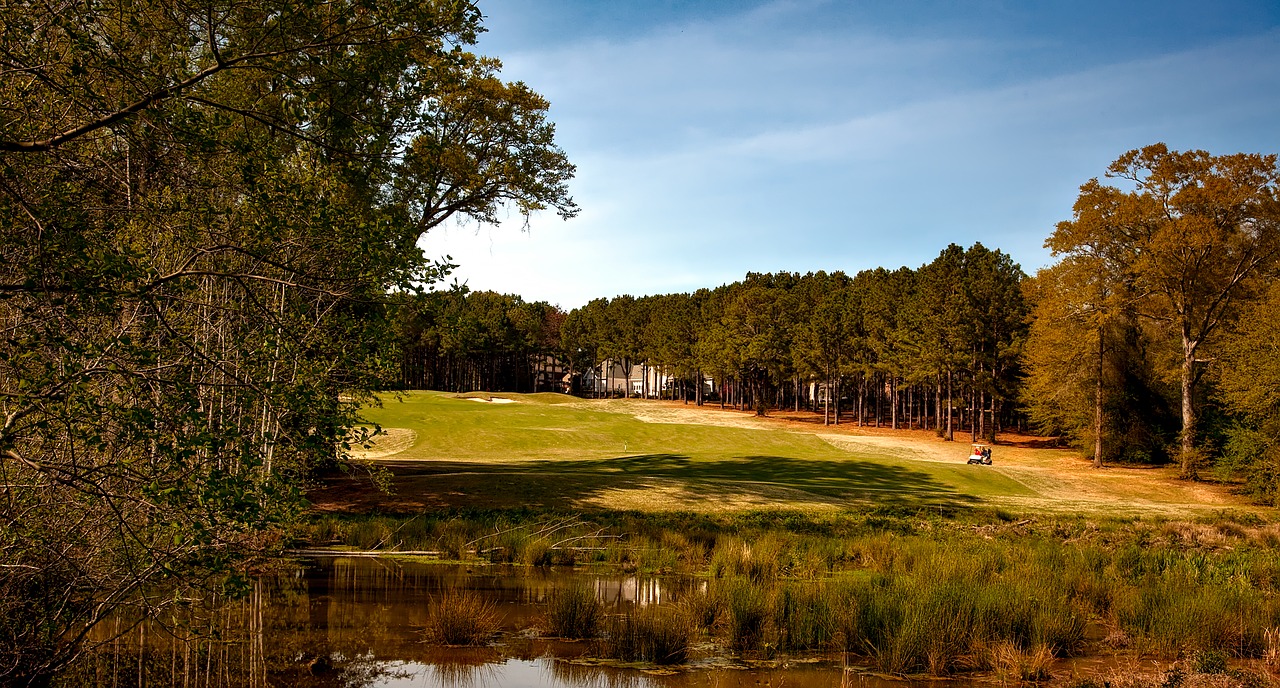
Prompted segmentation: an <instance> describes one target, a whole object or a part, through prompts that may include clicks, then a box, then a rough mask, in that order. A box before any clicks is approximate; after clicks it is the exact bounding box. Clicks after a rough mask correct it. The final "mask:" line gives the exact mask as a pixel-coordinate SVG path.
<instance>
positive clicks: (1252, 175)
mask: <svg viewBox="0 0 1280 688" xmlns="http://www.w3.org/2000/svg"><path fill="white" fill-rule="evenodd" d="M1107 176H1108V177H1109V178H1111V179H1116V180H1119V181H1120V182H1121V183H1122V184H1123V185H1124V186H1125V188H1121V187H1118V186H1112V185H1107V184H1103V183H1101V182H1099V181H1098V180H1097V179H1093V180H1090V181H1089V182H1087V183H1086V184H1084V185H1083V186H1082V187H1081V188H1080V196H1079V199H1078V200H1077V201H1076V204H1075V209H1074V216H1073V219H1072V220H1070V221H1067V222H1062V223H1060V224H1059V225H1058V227H1057V229H1056V230H1055V231H1054V233H1053V234H1052V236H1050V237H1049V239H1048V241H1047V242H1046V245H1047V246H1049V247H1050V248H1051V249H1053V250H1054V251H1055V253H1059V254H1062V255H1064V256H1068V257H1073V258H1075V259H1080V260H1083V259H1084V258H1085V257H1087V256H1091V255H1101V254H1105V255H1106V256H1107V257H1108V259H1109V260H1111V261H1114V263H1115V265H1116V266H1117V268H1118V269H1119V270H1120V271H1121V273H1122V275H1121V277H1120V279H1121V280H1122V281H1123V282H1124V284H1125V285H1126V287H1127V288H1128V289H1131V290H1132V291H1133V293H1134V294H1135V301H1134V306H1135V308H1136V309H1137V311H1138V313H1140V315H1141V316H1143V317H1144V318H1147V319H1149V320H1151V321H1153V322H1155V323H1159V324H1161V325H1162V326H1164V327H1167V328H1168V329H1169V331H1170V332H1171V334H1172V335H1173V336H1174V337H1175V338H1176V341H1177V343H1178V347H1179V350H1178V351H1177V357H1178V361H1179V366H1180V371H1179V379H1180V391H1181V395H1180V396H1181V421H1182V430H1181V436H1180V454H1181V463H1182V472H1183V474H1184V475H1185V476H1187V477H1194V476H1195V475H1196V470H1197V460H1198V457H1199V455H1200V452H1199V451H1198V444H1197V441H1196V419H1197V413H1196V395H1197V392H1198V391H1199V384H1200V382H1201V379H1202V376H1203V374H1204V372H1205V370H1206V368H1205V366H1204V365H1203V364H1204V363H1205V360H1204V358H1203V352H1204V351H1205V350H1206V349H1207V348H1208V347H1210V346H1211V345H1212V340H1213V338H1214V336H1215V335H1216V334H1217V333H1218V332H1219V330H1220V329H1221V328H1222V325H1223V324H1224V323H1228V322H1230V321H1231V320H1232V319H1233V318H1234V317H1235V316H1236V315H1237V314H1238V312H1239V308H1240V306H1241V305H1242V304H1243V303H1246V302H1248V301H1249V300H1251V299H1253V298H1254V297H1255V295H1256V294H1257V292H1258V289H1259V287H1260V284H1261V282H1262V280H1263V278H1264V276H1265V275H1266V274H1267V271H1268V270H1269V269H1270V267H1271V266H1272V265H1273V264H1274V263H1275V261H1276V259H1277V255H1278V251H1280V226H1278V225H1277V223H1278V222H1280V206H1278V202H1280V199H1278V198H1277V191H1278V188H1280V170H1278V169H1277V167H1276V156H1274V155H1257V154H1244V153H1240V154H1233V155H1219V156H1215V155H1210V154H1209V153H1207V152H1205V151H1188V152H1178V151H1170V150H1169V149H1168V148H1167V147H1166V146H1164V145H1163V144H1155V145H1152V146H1148V147H1146V148H1142V149H1138V150H1132V151H1129V152H1127V153H1125V154H1123V155H1121V156H1120V157H1119V158H1118V159H1117V160H1116V161H1115V162H1114V163H1112V164H1111V166H1110V167H1109V168H1108V170H1107Z"/></svg>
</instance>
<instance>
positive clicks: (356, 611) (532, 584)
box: [59, 558, 856, 688]
mask: <svg viewBox="0 0 1280 688" xmlns="http://www.w3.org/2000/svg"><path fill="white" fill-rule="evenodd" d="M584 577H585V578H587V579H588V580H589V582H590V584H591V586H592V587H593V589H594V590H595V592H596V595H597V597H598V598H599V599H600V600H601V601H602V602H603V603H604V604H605V605H606V606H607V608H608V609H609V610H610V612H611V613H625V612H628V611H631V610H634V609H636V608H638V607H644V606H649V605H669V604H675V603H678V602H679V600H680V599H681V598H682V597H683V596H684V595H688V594H689V593H691V592H694V591H695V590H697V589H699V588H700V587H702V586H703V585H704V583H703V582H701V581H698V580H696V579H690V578H659V577H647V576H637V575H595V574H589V573H583V572H573V571H563V570H532V571H530V570H523V569H521V570H514V569H506V568H501V567H472V568H468V567H465V566H441V565H437V564H419V563H412V562H397V561H393V560H377V559H341V558H338V559H324V560H318V561H311V562H307V563H306V564H304V565H302V566H299V567H297V568H296V569H293V570H289V571H285V572H283V573H280V574H277V575H273V576H266V577H263V578H260V579H258V580H257V581H256V582H255V585H254V587H253V591H252V594H251V595H250V596H249V597H248V598H246V599H242V600H236V601H234V602H230V603H224V604H220V605H215V606H214V607H213V608H210V609H204V610H191V611H190V613H189V614H188V615H187V616H186V617H185V618H178V617H172V618H167V619H156V620H151V621H149V622H147V623H142V624H134V623H132V622H131V621H130V620H128V619H123V618H122V619H114V620H112V621H111V622H110V623H108V624H106V625H104V626H103V627H102V628H100V629H98V630H99V634H98V636H97V640H99V641H101V642H102V643H103V645H102V646H101V647H100V648H99V649H98V651H96V652H95V653H93V655H92V656H90V657H89V658H87V659H86V660H85V661H84V662H82V663H81V664H80V665H78V666H77V667H75V668H74V669H73V671H72V672H70V673H68V674H67V675H66V676H63V677H62V678H61V679H60V681H59V683H60V684H61V685H67V686H208V687H209V688H221V687H227V688H230V687H232V686H237V687H238V686H280V685H286V686H300V687H302V688H309V687H314V688H338V687H341V688H363V687H370V688H372V687H376V686H387V687H391V686H414V687H415V688H432V687H440V688H470V687H471V686H495V687H502V686H508V687H510V686H533V687H538V686H546V687H548V688H552V687H554V688H565V687H575V688H576V687H581V688H682V687H689V688H695V687H702V686H707V687H710V686H739V685H742V686H748V685H749V686H766V685H770V684H772V685H780V683H779V682H780V681H783V680H785V683H786V685H788V686H798V687H800V688H804V687H805V686H824V687H826V686H840V685H849V683H848V681H849V677H848V676H846V675H845V672H844V671H843V670H842V669H841V668H840V667H839V666H837V665H836V664H834V663H831V662H825V663H816V664H799V665H794V666H791V667H745V666H743V667H736V668H730V667H726V666H724V665H717V664H713V663H711V662H710V660H708V659H702V660H697V661H695V664H694V666H693V667H691V668H685V669H682V670H680V671H677V672H674V673H644V672H642V671H641V670H638V669H636V668H634V667H631V668H624V667H616V666H600V665H598V664H593V663H592V660H590V659H589V657H590V656H591V655H592V654H593V652H592V645H591V643H590V642H567V641H558V640H548V639H544V638H540V637H538V634H537V631H536V629H537V628H538V627H539V626H540V625H543V615H544V614H545V611H546V603H547V601H548V600H549V599H550V597H551V596H552V594H553V593H554V591H555V590H556V589H557V588H562V587H565V586H568V585H570V584H571V583H574V582H577V581H581V580H582V579H583V578H584ZM460 588H465V589H470V590H475V591H478V592H480V593H481V594H483V595H485V596H486V597H487V598H488V599H490V600H491V601H493V602H494V603H495V605H496V606H497V608H498V610H499V612H500V613H501V615H502V619H503V624H502V629H503V632H502V638H501V641H500V642H499V643H498V644H497V645H496V646H495V647H487V648H441V647H436V646H431V645H428V644H426V643H424V642H422V628H423V627H424V626H425V624H426V619H427V613H428V609H429V605H430V603H431V599H432V598H433V597H435V596H439V595H440V594H441V592H442V591H444V590H447V589H460ZM698 662H701V664H699V663H698ZM855 683H856V681H855Z"/></svg>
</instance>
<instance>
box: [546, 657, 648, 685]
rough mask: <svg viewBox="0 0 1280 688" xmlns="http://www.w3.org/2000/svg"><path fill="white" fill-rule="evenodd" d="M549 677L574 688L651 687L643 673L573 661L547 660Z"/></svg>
mask: <svg viewBox="0 0 1280 688" xmlns="http://www.w3.org/2000/svg"><path fill="white" fill-rule="evenodd" d="M547 666H548V667H549V671H550V672H551V677H552V678H553V679H554V680H555V681H556V682H557V683H561V684H564V685H566V686H573V687H574V688H652V686H653V685H654V684H653V682H652V681H650V680H649V679H648V677H647V676H645V675H644V674H640V673H636V672H635V671H622V670H619V669H612V668H609V667H600V666H589V665H583V664H575V663H573V662H558V661H551V662H547Z"/></svg>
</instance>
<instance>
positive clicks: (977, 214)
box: [423, 0, 1280, 309]
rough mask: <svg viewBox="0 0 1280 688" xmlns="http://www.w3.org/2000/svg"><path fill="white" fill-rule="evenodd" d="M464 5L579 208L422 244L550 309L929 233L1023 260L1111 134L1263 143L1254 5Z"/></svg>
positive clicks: (1270, 65) (854, 266)
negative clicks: (566, 166)
mask: <svg viewBox="0 0 1280 688" xmlns="http://www.w3.org/2000/svg"><path fill="white" fill-rule="evenodd" d="M479 2H480V8H481V10H482V11H483V12H484V14H485V16H486V21H485V25H486V27H487V28H488V29H489V31H488V33H486V34H484V35H483V36H482V37H481V40H480V43H479V45H478V46H477V47H476V50H477V52H481V53H484V54H487V55H492V56H495V57H498V58H500V59H502V61H503V63H504V70H503V73H504V74H505V76H506V77H507V78H508V79H510V80H520V81H524V82H525V83H527V84H529V85H530V86H531V87H532V88H534V89H535V90H537V91H539V92H540V93H542V94H544V95H545V96H547V97H548V98H549V99H550V101H551V104H552V106H551V118H552V119H553V121H555V122H556V125H557V135H558V139H559V142H560V145H561V147H563V148H564V149H565V151H566V152H567V153H568V154H569V157H570V159H571V160H572V161H573V162H574V163H575V164H576V165H577V166H578V173H577V178H576V179H575V180H574V181H573V183H572V185H571V191H572V193H573V196H574V198H575V200H576V201H577V202H578V204H579V205H580V206H581V207H582V212H581V214H580V215H579V216H578V217H577V218H575V219H573V220H569V221H567V222H565V221H562V220H560V219H559V218H558V217H556V216H555V215H553V214H550V213H545V214H541V215H536V216H534V217H533V218H532V220H531V221H530V222H529V224H528V227H527V230H526V229H524V222H523V219H522V218H519V217H516V216H514V215H513V216H512V217H511V218H510V219H509V220H508V221H505V222H503V223H502V224H500V225H498V226H479V227H477V226H476V225H475V224H474V223H472V224H465V223H464V224H457V225H451V226H449V227H446V228H442V229H438V230H436V231H434V232H433V233H431V234H429V235H428V236H427V237H426V238H424V240H423V247H424V248H425V249H426V251H427V252H428V254H429V255H434V256H440V255H445V254H448V255H451V256H452V257H453V259H454V262H456V263H459V264H460V267H459V269H458V270H457V271H456V272H455V277H456V278H457V279H458V281H460V282H466V283H467V284H468V285H469V286H470V287H471V288H472V289H492V290H495V291H502V292H510V293H516V294H520V295H521V296H523V297H524V298H525V299H527V300H545V301H550V302H552V303H557V304H559V305H560V306H562V307H564V308H566V309H571V308H574V307H577V306H580V305H582V304H583V303H585V302H586V301H588V300H590V299H592V298H595V297H599V296H609V297H612V296H616V295H618V294H624V293H629V294H634V295H643V294H658V293H668V292H673V291H690V290H693V289H697V288H699V287H711V286H716V285H719V284H723V283H725V282H731V281H734V280H737V279H740V278H741V277H742V276H743V275H744V274H745V273H746V272H748V271H755V272H771V271H778V270H790V271H798V272H808V271H812V270H827V271H832V270H844V271H846V272H850V273H853V272H856V271H858V270H861V269H865V268H871V267H876V266H881V265H883V266H886V267H890V268H893V267H898V266H901V265H908V266H912V267H916V266H919V265H921V264H923V263H927V262H928V261H930V260H932V259H933V257H934V256H936V255H937V254H938V252H939V251H940V250H941V249H942V248H943V247H944V246H945V245H946V244H948V243H950V242H955V243H959V244H962V245H966V246H967V245H969V244H972V243H973V242H975V241H980V242H982V243H983V244H985V245H987V246H988V247H992V248H999V249H1002V250H1003V251H1005V252H1007V253H1009V254H1010V255H1012V256H1013V258H1014V259H1015V260H1016V261H1018V262H1019V263H1021V264H1022V267H1023V269H1024V270H1026V271H1027V272H1028V273H1034V272H1035V270H1036V269H1037V268H1039V267H1041V266H1043V265H1045V264H1047V263H1049V262H1050V261H1051V260H1052V258H1051V257H1050V256H1049V254H1048V252H1047V251H1046V250H1045V249H1044V248H1043V246H1042V245H1043V242H1044V239H1045V237H1046V236H1048V234H1049V232H1050V231H1051V230H1052V228H1053V225H1054V223H1056V222H1058V221H1059V220H1064V219H1068V218H1069V217H1070V212H1071V204H1072V202H1073V201H1074V199H1075V196H1076V192H1077V190H1078V188H1079V186H1080V184H1082V183H1084V182H1085V181H1087V180H1088V179H1089V178H1091V177H1095V176H1100V175H1102V173H1103V172H1104V170H1105V168H1106V166H1107V165H1108V164H1109V163H1110V162H1111V161H1112V160H1114V159H1115V158H1116V157H1117V156H1118V155H1119V154H1120V153H1122V152H1124V151H1126V150H1129V149H1131V148H1138V147H1141V146H1144V145H1147V144H1150V143H1155V142H1157V141H1163V142H1165V143H1167V144H1168V145H1169V146H1170V147H1172V148H1175V149H1191V148H1202V149H1205V150H1208V151H1210V152H1213V153H1231V152H1239V151H1245V152H1264V153H1273V152H1280V2H1275V1H1274V0H1271V1H1270V2H1263V1H1258V2H1232V1H1230V0H1227V1H1223V2H1213V3H1211V2H1195V3H1191V2H1158V3H1157V2H1149V3H1148V2H1125V1H1123V0H1120V1H1116V0H1112V1H1110V2H1085V1H1078V2H1047V1H1043V2H1042V1H1035V0H1022V1H1014V0H1010V1H1009V2H954V1H952V2H912V1H910V0H901V1H899V0H894V1H891V2H884V1H876V2H837V1H829V2H822V1H817V0H814V1H806V0H790V1H778V2H677V1H674V0H665V1H664V0H654V1H651V2H639V1H632V0H617V1H607V0H599V1H595V2H591V1H581V0H488V1H487V0H479Z"/></svg>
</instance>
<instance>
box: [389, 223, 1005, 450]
mask: <svg viewBox="0 0 1280 688" xmlns="http://www.w3.org/2000/svg"><path fill="white" fill-rule="evenodd" d="M1024 278H1025V276H1024V274H1023V273H1022V270H1021V269H1020V268H1019V266H1018V265H1017V264H1015V263H1014V262H1013V261H1012V259H1010V258H1009V256H1008V255H1006V254H1004V253H1002V252H1000V251H998V250H996V251H993V250H990V249H987V248H986V247H984V246H982V245H981V244H975V245H974V246H972V247H970V248H969V249H967V250H966V249H964V248H961V247H960V246H956V245H954V244H953V245H951V246H948V247H947V248H946V249H945V250H943V251H942V252H941V253H940V254H939V256H938V257H937V259H935V260H934V261H933V262H931V263H929V264H928V265H924V266H922V267H920V268H919V269H915V270H912V269H909V268H900V269H898V270H894V271H890V270H886V269H883V268H878V269H875V270H867V271H863V272H860V273H858V274H857V275H854V276H849V275H846V274H845V273H842V272H834V273H825V272H817V273H809V274H804V275H801V274H796V273H786V272H784V273H777V274H748V275H747V276H746V278H745V279H743V280H742V281H740V282H735V283H733V284H728V285H724V286H721V287H718V288H715V289H700V290H698V291H695V292H693V293H680V294H666V295H660V296H646V297H640V298H635V297H632V296H620V297H617V298H614V299H596V300H594V301H591V302H590V303H588V304H586V305H585V306H583V307H581V308H577V309H574V310H573V311H571V312H569V313H568V314H561V313H559V312H558V311H557V310H556V309H554V308H552V307H550V306H548V305H547V304H544V303H536V304H528V303H524V302H523V301H522V300H521V299H519V298H518V297H515V296H507V295H499V294H494V293H492V292H475V293H468V292H466V290H465V289H462V290H454V291H452V292H441V293H431V294H426V295H423V296H421V297H419V298H417V299H415V300H414V302H413V305H412V307H411V310H410V311H409V313H408V315H407V317H405V318H403V324H402V326H401V327H402V332H403V333H404V336H405V337H406V341H407V342H408V343H410V347H409V351H408V353H407V355H406V359H405V365H404V373H403V375H402V382H403V383H404V384H406V385H407V386H422V387H428V388H434V389H448V390H455V391H466V390H470V389H487V390H491V391H499V390H518V389H521V387H522V377H521V375H522V374H521V373H519V372H517V371H516V369H517V368H518V366H517V365H515V363H516V362H517V361H519V360H523V361H531V360H532V361H536V360H539V359H538V357H539V356H542V355H546V354H555V355H557V356H558V357H559V359H560V360H562V361H564V362H565V363H567V364H568V366H569V368H570V370H571V371H572V372H573V373H574V374H575V375H576V377H577V378H578V379H581V378H582V377H583V376H584V375H593V374H594V375H599V374H602V367H603V365H604V364H605V363H606V362H616V363H617V364H618V365H620V366H621V368H622V369H623V370H624V371H625V372H624V375H625V376H626V377H627V378H632V377H633V375H632V370H633V368H636V367H639V368H641V369H643V371H644V373H643V374H642V375H641V376H640V380H641V381H642V382H641V383H640V384H641V385H642V388H641V389H640V390H637V391H638V392H640V393H641V394H644V395H646V396H668V397H678V398H682V399H685V400H686V401H692V402H694V403H703V402H704V401H705V400H713V401H716V402H718V403H720V404H721V405H725V404H732V405H735V406H737V407H739V408H751V409H754V410H755V411H756V412H757V413H761V414H763V413H766V412H767V411H768V410H769V409H773V408H788V407H789V408H794V409H799V408H800V407H802V406H803V407H805V408H810V409H814V410H819V409H820V410H822V411H823V413H824V418H826V420H827V421H828V422H831V423H839V422H841V419H842V416H841V414H842V413H845V412H848V413H851V414H852V418H850V419H849V420H850V421H851V422H857V423H859V424H863V423H866V424H875V425H881V424H883V425H888V426H890V427H894V428H898V427H923V428H933V429H937V430H938V431H939V433H940V434H945V435H946V436H947V437H952V436H953V435H954V432H955V430H956V429H957V428H964V429H967V430H968V431H969V432H970V433H971V435H972V436H973V437H975V438H976V437H979V436H982V437H990V436H993V435H994V433H995V432H997V430H999V429H1000V428H1001V427H1003V426H1006V425H1009V424H1011V423H1017V422H1019V420H1020V418H1021V415H1020V413H1019V409H1018V406H1017V404H1016V403H1014V402H1015V400H1016V399H1017V392H1018V388H1019V378H1020V367H1019V356H1020V352H1021V349H1022V346H1023V343H1024V341H1025V337H1026V332H1027V313H1028V308H1027V305H1026V301H1025V299H1024V298H1023V292H1022V287H1021V283H1022V281H1023V279H1024ZM509 364H510V365H509ZM523 374H524V375H526V376H527V375H528V373H523ZM708 382H709V383H710V384H707V383H708ZM525 386H526V387H527V385H525ZM630 391H631V390H630V388H627V389H626V390H625V393H630Z"/></svg>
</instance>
